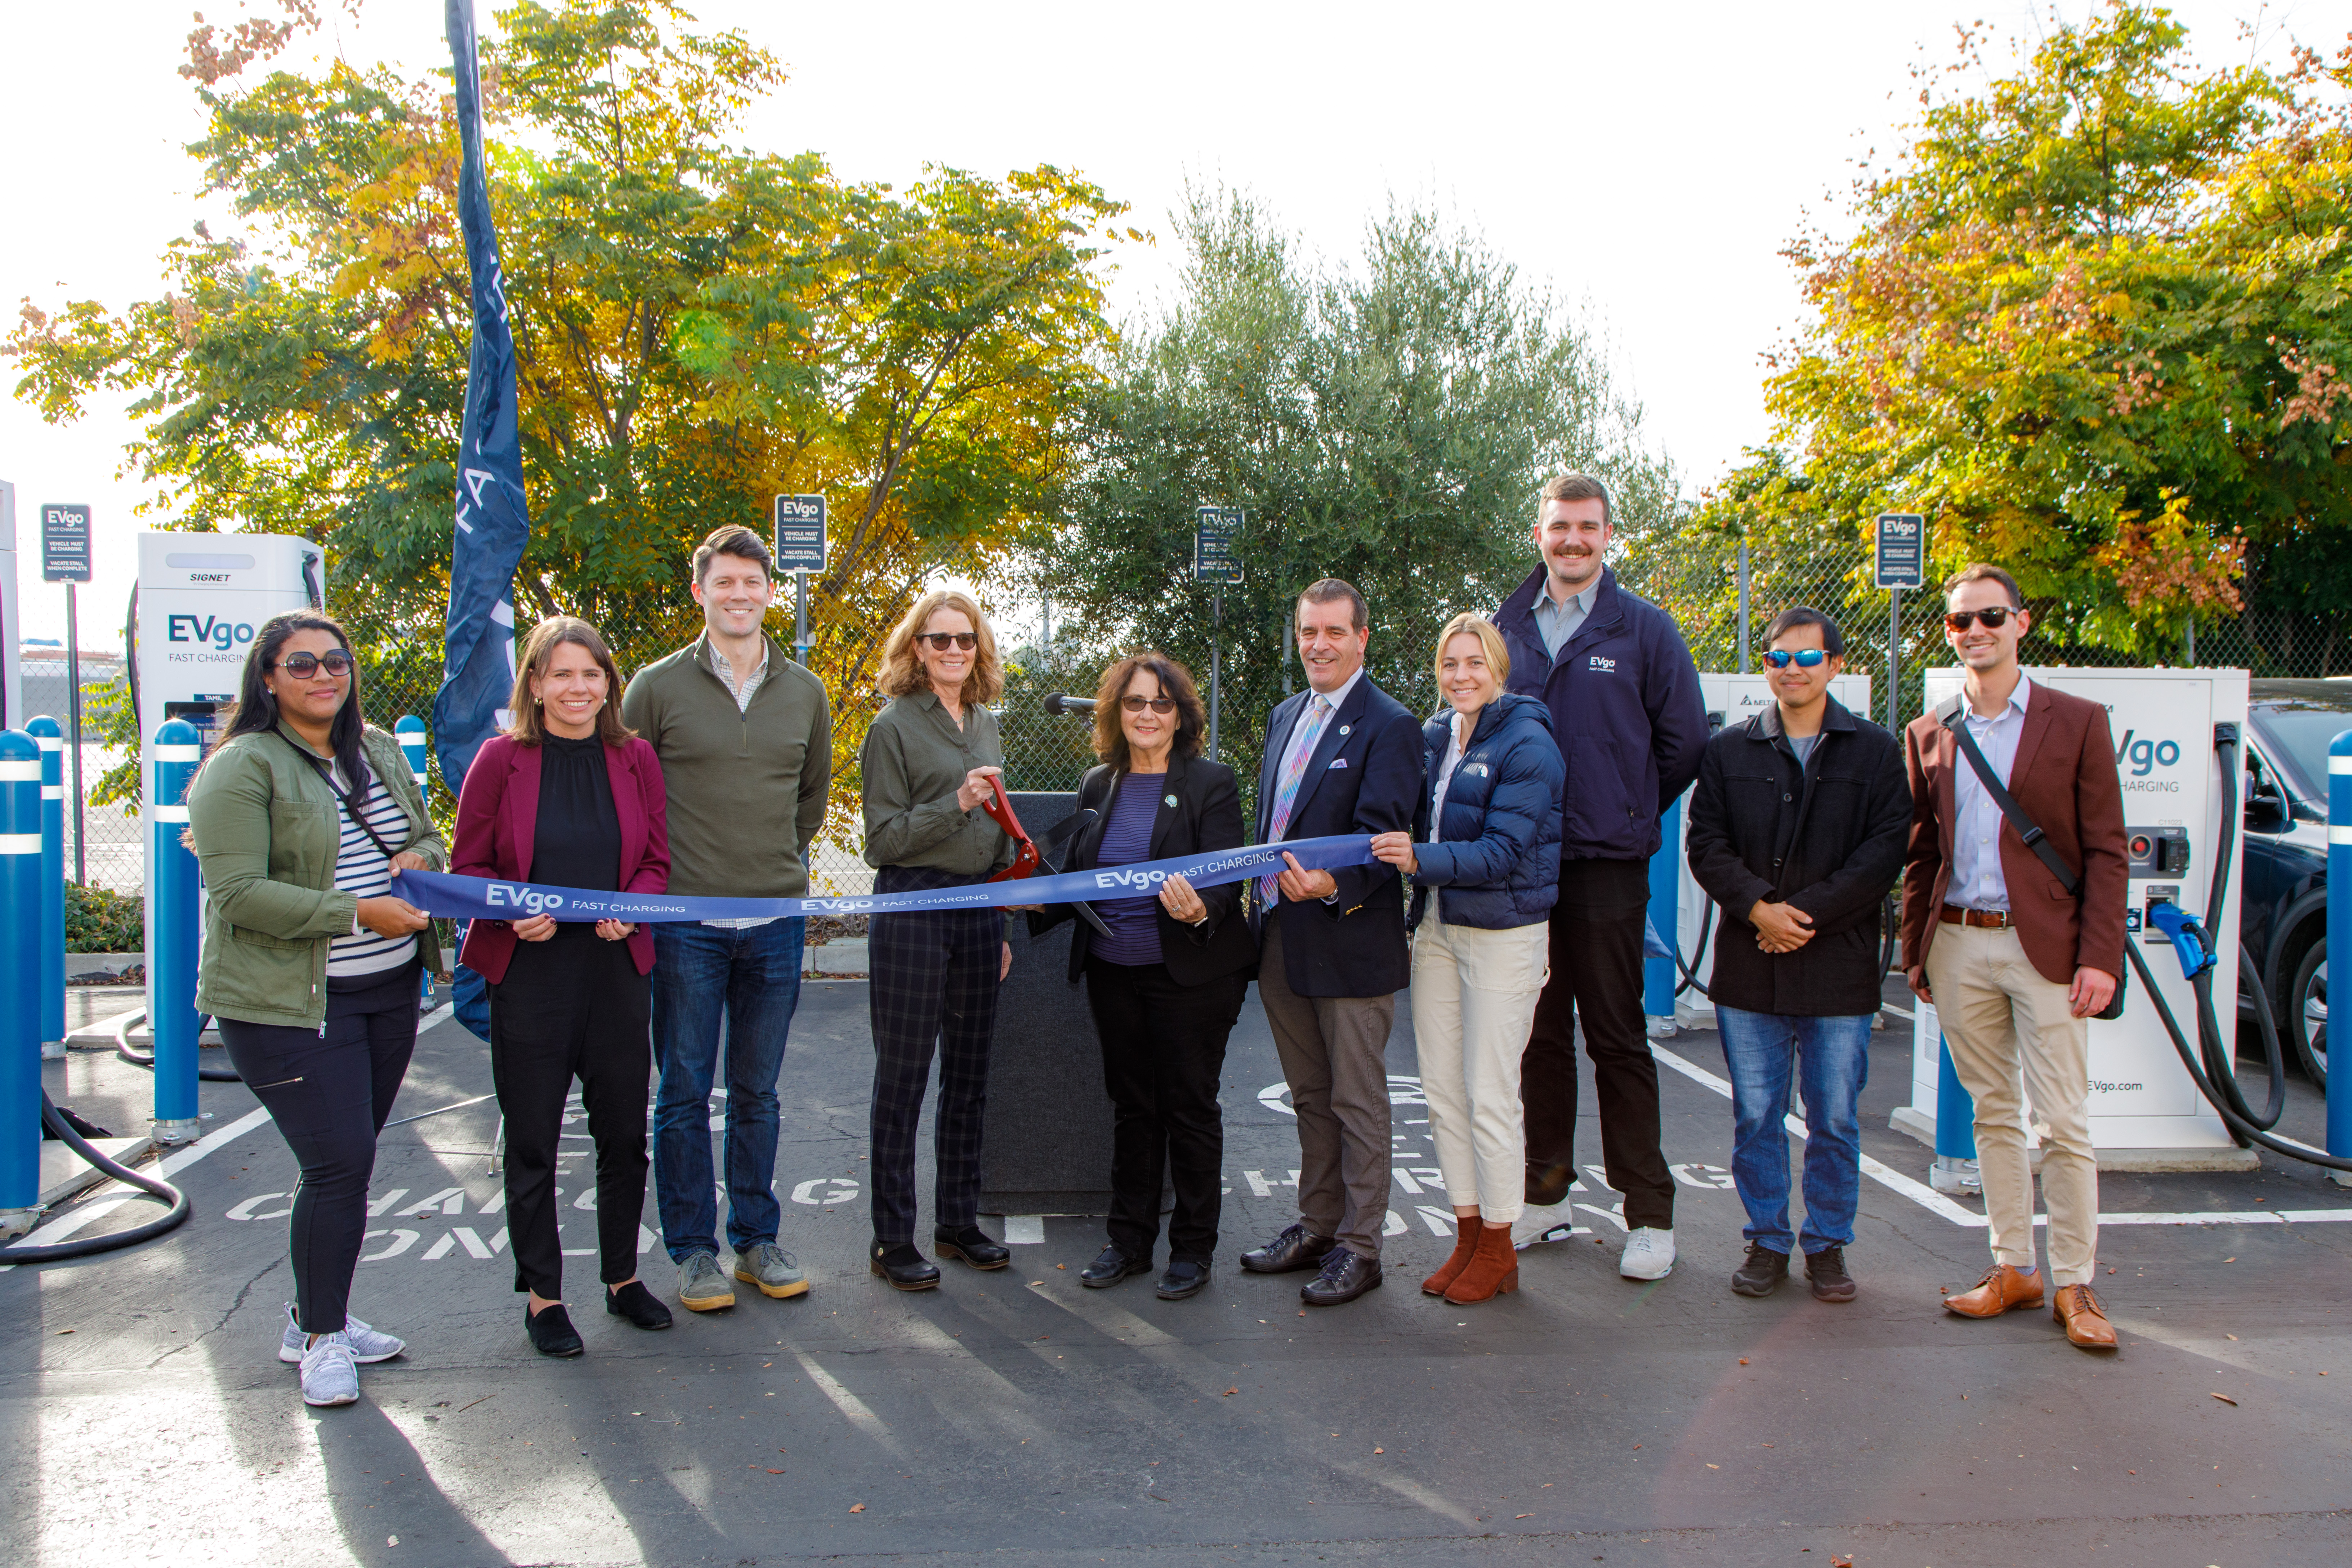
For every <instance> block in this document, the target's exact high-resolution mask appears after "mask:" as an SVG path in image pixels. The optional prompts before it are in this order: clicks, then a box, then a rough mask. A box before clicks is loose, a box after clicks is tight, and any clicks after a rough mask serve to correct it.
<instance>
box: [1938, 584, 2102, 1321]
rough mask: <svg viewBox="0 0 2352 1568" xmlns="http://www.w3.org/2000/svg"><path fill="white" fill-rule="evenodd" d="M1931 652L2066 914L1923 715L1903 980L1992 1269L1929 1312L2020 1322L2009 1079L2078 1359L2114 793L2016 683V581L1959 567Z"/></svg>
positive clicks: (2019, 1188)
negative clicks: (2031, 1149) (1973, 1189)
mask: <svg viewBox="0 0 2352 1568" xmlns="http://www.w3.org/2000/svg"><path fill="white" fill-rule="evenodd" d="M1945 604H1946V615H1945V629H1944V636H1945V638H1946V640H1947V641H1948V642H1949V643H1950V644H1951V645H1952V648H1953V650H1954V651H1955V652H1956V653H1958V655H1959V658H1960V662H1961V664H1962V665H1963V666H1965V667H1966V668H1967V671H1968V676H1967V681H1966V686H1965V691H1964V695H1963V698H1962V702H1961V706H1960V708H1959V710H1958V716H1959V720H1960V721H1961V722H1964V723H1965V724H1966V725H1967V726H1968V729H1969V735H1970V736H1971V737H1972V738H1973V739H1974V740H1975V741H1976V743H1977V748H1978V750H1979V751H1981V752H1983V753H1984V755H1985V760H1986V762H1988V763H1990V764H1991V766H1992V769H1993V773H1994V774H1995V776H1996V777H1999V778H2000V779H2001V780H2002V782H2003V784H2004V786H2005V787H2006V788H2007V789H2008V791H2009V793H2010V794H2011V795H2012V796H2013V797H2015V799H2016V801H2017V804H2018V805H2020V806H2021V807H2022V808H2023V810H2024V812H2025V815H2026V816H2029V817H2031V818H2032V820H2033V822H2034V824H2035V825H2036V826H2039V827H2040V828H2041V829H2042V834H2043V836H2044V837H2045V838H2046V839H2047V841H2048V843H2049V845H2050V847H2051V848H2052V849H2053V850H2055V851H2056V852H2057V856H2058V858H2059V859H2060V860H2061V861H2062V862H2063V863H2064V864H2065V865H2066V866H2068V867H2070V868H2073V869H2074V874H2075V875H2076V877H2077V878H2078V879H2080V880H2079V889H2080V896H2079V897H2077V896H2074V895H2070V894H2069V893H2068V892H2067V891H2066V888H2065V884H2064V883H2063V882H2062V881H2061V880H2060V879H2058V877H2057V876H2056V875H2055V874H2054V873H2053V871H2052V870H2051V868H2050V867H2048V866H2047V865H2045V864H2044V863H2043V862H2042V858H2040V857H2039V856H2038V855H2036V854H2035V853H2034V851H2033V850H2032V848H2031V847H2028V846H2027V845H2026V843H2025V841H2024V840H2023V839H2022V838H2021V837H2019V836H2018V832H2017V829H2016V828H2014V827H2012V826H2010V825H2009V823H2008V821H2007V820H2006V819H2005V818H2004V817H2003V816H2002V814H2001V812H2000V807H1999V806H1998V805H1996V804H1995V802H1994V801H1993V799H1992V796H1991V795H1990V792H1989V791H1988V790H1986V788H1985V787H1984V785H1983V784H1982V782H1981V781H1979V778H1978V777H1977V773H1976V771H1975V769H1974V768H1973V767H1972V766H1971V765H1970V763H1969V760H1968V758H1967V757H1966V756H1965V755H1963V754H1962V753H1961V752H1960V750H1959V745H1958V741H1957V740H1956V738H1955V737H1954V735H1953V733H1952V731H1950V730H1949V729H1948V728H1946V726H1945V725H1944V724H1943V722H1942V721H1941V720H1940V717H1939V715H1938V714H1937V713H1936V712H1929V713H1925V714H1922V715H1921V716H1920V717H1919V718H1917V719H1916V720H1914V721H1912V723H1911V726H1910V728H1909V729H1908V730H1907V731H1905V734H1904V748H1903V749H1904V757H1905V762H1906V764H1907V770H1908V772H1909V773H1910V778H1911V798H1912V816H1911V840H1910V846H1909V848H1908V851H1907V852H1906V859H1905V864H1904V872H1903V966H1904V971H1905V973H1906V975H1907V976H1908V977H1909V979H1910V982H1911V988H1912V990H1913V991H1915V992H1916V993H1917V994H1919V996H1920V997H1921V998H1922V999H1924V1000H1926V1001H1928V1002H1931V1003H1933V1004H1934V1005H1935V1007H1936V1016H1937V1020H1938V1021H1939V1022H1940V1024H1941V1025H1942V1027H1943V1032H1944V1037H1945V1040H1946V1041H1947V1042H1948V1044H1949V1045H1950V1047H1951V1051H1952V1065H1953V1067H1954V1068H1956V1069H1957V1070H1958V1074H1959V1079H1960V1082H1961V1084H1962V1086H1964V1087H1965V1088H1966V1089H1968V1091H1969V1094H1970V1095H1972V1096H1974V1097H1975V1100H1976V1135H1977V1160H1978V1169H1979V1173H1981V1174H1982V1176H1983V1179H1984V1194H1985V1213H1986V1215H1987V1216H1988V1217H1989V1218H1990V1221H1991V1240H1992V1252H1993V1265H1992V1267H1991V1268H1990V1269H1988V1270H1986V1272H1985V1276H1984V1278H1983V1279H1982V1280H1980V1281H1979V1283H1978V1285H1977V1287H1976V1289H1972V1290H1969V1291H1967V1292H1965V1293H1963V1294H1960V1295H1957V1296H1950V1297H1947V1298H1946V1299H1945V1300H1944V1305H1945V1306H1946V1307H1948V1308H1949V1309H1950V1310H1953V1311H1955V1312H1959V1313H1962V1314H1964V1315H1966V1316H1969V1317H1978V1318H1990V1317H1994V1316H1997V1315H1999V1314H2000V1313H2001V1312H2005V1311H2007V1310H2009V1309H2010V1308H2011V1307H2019V1306H2031V1307H2039V1306H2040V1305H2041V1304H2042V1295H2043V1290H2042V1279H2041V1277H2040V1274H2039V1271H2038V1270H2037V1269H2036V1268H2035V1267H2034V1247H2033V1174H2032V1168H2031V1166H2030V1164H2029V1157H2028V1153H2027V1150H2026V1142H2025V1133H2024V1130H2023V1128H2022V1127H2021V1124H2020V1123H2021V1112H2022V1107H2021V1105H2020V1104H2019V1100H2018V1080H2019V1078H2020V1076H2021V1075H2022V1077H2023V1079H2024V1087H2025V1091H2026V1094H2027V1095H2028V1096H2029V1097H2030V1098H2031V1100H2032V1104H2033V1115H2034V1121H2035V1129H2036V1131H2038V1132H2039V1133H2040V1135H2041V1138H2042V1198H2043V1202H2044V1204H2045V1205H2046V1206H2047V1208H2048V1210H2049V1215H2050V1273H2051V1283H2052V1285H2053V1287H2054V1288H2055V1292H2056V1294H2055V1299H2054V1300H2053V1311H2052V1315H2053V1317H2054V1318H2056V1319H2057V1321H2059V1322H2061V1323H2063V1324H2064V1325H2065V1328H2066V1337H2067V1338H2068V1339H2070V1340H2072V1341H2073V1342H2074V1343H2076V1344H2078V1345H2081V1346H2084V1348H2086V1349H2112V1348H2113V1347H2114V1345H2115V1342H2116V1336H2115V1330H2114V1329H2113V1328H2112V1327H2110V1326H2109V1324H2108V1322H2107V1321H2106V1318H2105V1314H2104V1313H2103V1312H2102V1311H2101V1310H2100V1308H2099V1304H2098V1299H2097V1297H2096V1296H2095V1295H2094V1294H2093V1292H2092V1289H2091V1285H2090V1280H2091V1276H2092V1272H2093V1266H2094V1264H2095V1260H2096V1253H2097V1247H2098V1221H2099V1175H2098V1163H2097V1160H2096V1157H2095V1154H2094V1152H2093V1150H2092V1147H2091V1133H2090V1121H2089V1118H2088V1115H2087V1114H2086V1111H2085V1106H2086V1103H2087V1101H2088V1100H2089V1098H2090V1083H2089V1079H2090V1057H2089V1031H2088V1028H2087V1026H2086V1022H2087V1020H2088V1019H2089V1018H2090V1017H2091V1016H2092V1015H2094V1014H2095V1013H2097V1012H2099V1011H2101V1010H2102V1009H2103V1008H2105V1006H2106V1005H2107V1004H2108V1002H2109V1001H2110V1000H2112V999H2113V997H2114V995H2115V992H2116V984H2117V981H2118V977H2119V976H2120V975H2121V974H2122V973H2123V964H2124V905H2125V899H2126V892H2125V885H2126V877H2127V863H2126V857H2125V851H2124V807H2123V789H2122V785H2121V784H2120V782H2119V781H2118V779H2117V778H2116V752H2115V742H2113V740H2112V739H2110V737H2109V733H2108V730H2107V715H2106V710H2105V709H2104V708H2102V707H2101V706H2100V705H2099V704H2098V703H2095V702H2091V701H2086V700H2084V699H2082V698H2080V697H2071V696H2068V695H2067V694H2065V693H2064V692H2061V691H2054V690H2052V689H2050V688H2049V687H2047V686H2042V685H2037V684H2035V683H2034V682H2032V681H2031V680H2029V679H2027V678H2026V675H2025V672H2024V671H2023V670H2022V669H2021V668H2018V662H2017V645H2018V641H2019V639H2020V638H2021V637H2024V636H2025V633H2026V630H2027V628H2028V627H2029V626H2032V616H2031V615H2030V614H2029V613H2028V612H2027V611H2026V610H2025V609H2024V608H2023V607H2022V605H2023V601H2022V599H2021V596H2020V595H2019V593H2018V589H2017V583H2016V581H2015V580H2014V579H2013V578H2011V576H2010V574H2008V573H2006V572H2004V571H2002V570H2001V569H2000V567H1998V566H1987V565H1981V564H1979V565H1974V566H1970V567H1969V568H1968V569H1966V570H1965V571H1963V572H1961V573H1960V574H1958V575H1957V576H1955V577H1953V578H1952V579H1951V580H1950V581H1949V582H1948V583H1947V584H1945Z"/></svg>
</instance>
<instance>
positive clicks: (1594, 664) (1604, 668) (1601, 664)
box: [1584, 653, 1617, 675]
mask: <svg viewBox="0 0 2352 1568" xmlns="http://www.w3.org/2000/svg"><path fill="white" fill-rule="evenodd" d="M1584 668H1587V669H1591V670H1597V671H1599V672H1600V673H1601V674H1603V675H1614V674H1616V673H1617V661H1616V660H1615V659H1613V658H1605V657H1603V656H1602V655H1601V654H1597V653H1596V654H1594V655H1593V656H1592V657H1591V658H1590V659H1588V660H1586V661H1585V665H1584Z"/></svg>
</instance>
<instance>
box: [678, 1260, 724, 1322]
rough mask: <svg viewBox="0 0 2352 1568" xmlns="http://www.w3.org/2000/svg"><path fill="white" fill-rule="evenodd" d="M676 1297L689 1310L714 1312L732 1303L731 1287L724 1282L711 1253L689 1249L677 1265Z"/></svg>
mask: <svg viewBox="0 0 2352 1568" xmlns="http://www.w3.org/2000/svg"><path fill="white" fill-rule="evenodd" d="M677 1299H678V1300H681V1301H683V1302H685V1303H686V1309H687V1310H688V1311H689V1312H716V1311H719V1310H722V1309H724V1308H728V1307H731V1306H733V1305H734V1304H735V1287H734V1286H732V1285H730V1284H729V1283H727V1276H726V1275H725V1274H724V1273H722V1272H721V1271H720V1270H719V1255H718V1254H717V1253H715V1252H689V1253H688V1254H687V1255H686V1261H685V1262H683V1263H681V1264H679V1265H678V1266H677Z"/></svg>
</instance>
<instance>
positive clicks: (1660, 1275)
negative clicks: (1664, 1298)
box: [1617, 1225, 1675, 1279]
mask: <svg viewBox="0 0 2352 1568" xmlns="http://www.w3.org/2000/svg"><path fill="white" fill-rule="evenodd" d="M1674 1271H1675V1233H1674V1232H1673V1231H1671V1230H1660V1229H1658V1228H1657V1227H1655V1226H1646V1225H1645V1226H1637V1227H1635V1228H1634V1229H1633V1230H1631V1231H1629V1232H1627V1233H1626V1236H1625V1250H1624V1252H1623V1253H1622V1254H1621V1255H1620V1256H1619V1257H1618V1259H1617V1272H1618V1273H1620V1274H1622V1275H1623V1276H1624V1277H1625V1278H1626V1279H1664V1278H1665V1277H1666V1276H1667V1275H1669V1274H1672V1273H1673V1272H1674Z"/></svg>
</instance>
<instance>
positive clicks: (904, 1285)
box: [866, 1241, 940, 1290]
mask: <svg viewBox="0 0 2352 1568" xmlns="http://www.w3.org/2000/svg"><path fill="white" fill-rule="evenodd" d="M866 1267H868V1268H872V1269H873V1270H874V1272H875V1273H877V1274H878V1275H880V1276H881V1277H882V1278H883V1279H887V1280H888V1281H889V1282H890V1283H891V1285H892V1286H893V1287H894V1288H896V1289H900V1290H936V1289H939V1285H940V1266H939V1265H938V1264H936V1263H934V1262H932V1261H931V1260H930V1259H929V1258H926V1257H924V1256H923V1255H922V1254H921V1253H919V1252H918V1251H916V1250H915V1244H914V1243H913V1242H911V1241H902V1242H900V1243H899V1244H898V1246H896V1247H885V1246H883V1245H882V1244H881V1243H880V1242H878V1241H877V1242H876V1243H875V1244H874V1250H873V1252H872V1253H871V1254H870V1255H869V1256H868V1258H867V1262H866Z"/></svg>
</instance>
